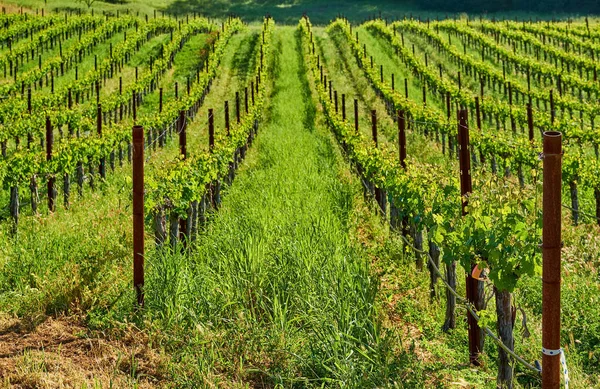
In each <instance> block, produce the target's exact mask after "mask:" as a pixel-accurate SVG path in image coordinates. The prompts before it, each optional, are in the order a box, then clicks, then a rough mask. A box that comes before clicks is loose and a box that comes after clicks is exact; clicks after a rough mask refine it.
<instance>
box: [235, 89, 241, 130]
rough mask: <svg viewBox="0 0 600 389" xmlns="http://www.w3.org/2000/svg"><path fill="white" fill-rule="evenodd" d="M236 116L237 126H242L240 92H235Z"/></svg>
mask: <svg viewBox="0 0 600 389" xmlns="http://www.w3.org/2000/svg"><path fill="white" fill-rule="evenodd" d="M235 116H236V119H237V124H240V92H235Z"/></svg>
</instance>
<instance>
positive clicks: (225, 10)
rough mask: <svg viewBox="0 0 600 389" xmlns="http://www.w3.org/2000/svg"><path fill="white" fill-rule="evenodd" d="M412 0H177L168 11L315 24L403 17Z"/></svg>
mask: <svg viewBox="0 0 600 389" xmlns="http://www.w3.org/2000/svg"><path fill="white" fill-rule="evenodd" d="M408 3H409V2H406V3H404V4H402V3H401V4H399V3H398V2H397V1H396V2H394V1H391V0H371V1H366V2H364V1H360V2H359V1H349V0H337V1H320V0H295V1H289V0H278V1H275V0H262V1H251V2H250V1H242V0H210V1H209V0H175V1H174V2H173V3H171V4H170V5H168V6H167V7H166V8H165V12H167V13H169V14H173V15H184V14H188V13H194V12H196V13H200V14H202V15H205V16H208V17H212V18H219V17H221V18H222V17H226V16H228V15H231V14H235V15H242V17H243V18H244V19H245V20H251V21H254V20H261V19H262V17H263V16H264V15H266V14H270V15H271V16H273V17H274V18H275V21H276V22H277V23H279V24H296V23H298V20H299V19H300V17H301V16H302V14H304V13H306V14H308V16H309V17H310V18H311V21H312V22H313V23H315V24H326V23H328V22H329V21H330V20H332V19H334V18H335V17H336V16H338V15H339V14H340V13H343V14H344V15H345V16H346V17H348V18H349V19H350V20H351V21H363V20H365V19H366V18H368V17H370V16H375V15H379V12H381V15H382V17H387V18H394V17H401V16H403V15H404V14H405V13H408V12H412V11H413V9H414V7H411V5H410V4H408Z"/></svg>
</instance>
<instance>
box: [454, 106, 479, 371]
mask: <svg viewBox="0 0 600 389" xmlns="http://www.w3.org/2000/svg"><path fill="white" fill-rule="evenodd" d="M468 119H469V116H468V113H467V110H466V109H461V110H460V111H459V112H458V142H459V145H460V150H459V164H460V193H461V196H462V214H463V216H464V215H466V214H467V205H468V203H469V200H468V195H469V194H470V193H471V192H472V191H473V187H472V182H471V154H470V151H469V122H468ZM469 270H470V271H469V272H468V274H467V283H466V286H467V300H468V301H469V302H470V303H471V304H473V306H475V308H476V309H481V308H482V307H481V306H480V301H481V297H482V296H481V293H480V291H481V285H479V284H480V283H481V284H483V282H482V281H479V280H477V279H475V278H473V277H472V275H471V273H472V269H469ZM467 317H468V327H469V330H468V332H469V360H470V362H471V363H472V364H473V365H475V366H479V365H480V363H481V362H480V361H479V354H480V353H481V351H482V350H483V331H482V330H481V328H479V326H478V325H477V321H476V320H475V318H474V317H473V315H471V314H470V313H468V314H467Z"/></svg>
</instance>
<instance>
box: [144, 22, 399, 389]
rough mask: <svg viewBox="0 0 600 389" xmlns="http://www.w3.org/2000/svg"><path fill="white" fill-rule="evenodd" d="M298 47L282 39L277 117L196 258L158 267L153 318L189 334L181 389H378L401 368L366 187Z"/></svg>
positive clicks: (169, 258)
mask: <svg viewBox="0 0 600 389" xmlns="http://www.w3.org/2000/svg"><path fill="white" fill-rule="evenodd" d="M297 44H298V43H297V41H296V36H295V29H293V28H290V27H283V28H280V29H278V31H277V34H276V37H275V47H274V49H275V50H274V51H275V56H276V57H275V58H274V69H273V70H274V71H273V73H274V76H273V78H274V82H273V87H272V92H271V93H272V94H271V101H270V108H269V110H268V113H267V117H266V118H265V120H264V121H263V125H262V127H261V128H260V130H259V136H258V138H257V141H256V142H255V144H254V147H253V149H252V150H251V152H250V153H249V157H248V159H247V160H246V161H245V162H244V166H243V167H242V170H241V171H240V173H239V175H238V176H237V178H236V181H235V182H234V184H233V186H231V187H230V188H229V189H228V190H227V193H226V194H225V196H224V202H223V205H222V208H221V209H220V211H219V212H218V213H217V214H215V216H214V218H213V220H212V221H211V222H210V223H209V226H208V228H207V230H206V231H204V233H203V236H201V237H200V238H199V242H198V245H199V246H198V248H197V251H196V252H195V254H193V255H192V256H191V257H183V256H177V255H176V256H173V255H171V254H166V255H164V256H162V257H158V258H153V259H151V260H150V267H149V282H148V283H147V291H148V292H147V296H149V299H148V301H147V304H148V311H150V312H153V316H154V317H155V318H157V325H159V326H161V327H163V328H181V331H180V332H179V333H174V334H172V338H170V339H169V342H168V343H167V344H169V347H168V348H172V349H171V350H168V351H170V352H174V353H175V354H176V355H175V357H174V360H176V361H179V362H177V363H176V367H175V368H174V370H175V371H178V369H181V372H183V371H185V372H186V374H176V375H175V377H176V379H177V380H179V381H178V382H177V385H178V386H193V382H198V380H204V381H205V382H207V381H208V382H211V383H213V384H214V385H216V386H219V385H220V383H221V384H223V382H231V381H234V382H236V383H242V382H244V383H248V382H252V383H253V384H254V385H252V386H255V385H256V386H260V385H263V384H266V385H267V386H271V385H273V384H277V383H279V384H282V385H284V386H289V385H291V384H292V383H293V382H304V383H305V384H309V383H311V385H309V386H312V385H313V384H314V385H316V384H318V383H325V382H327V383H335V382H337V383H340V384H341V383H342V382H343V383H346V384H349V385H350V386H351V387H373V386H376V385H377V384H378V383H381V382H385V377H386V376H387V375H388V374H389V373H390V371H393V370H394V369H395V368H396V367H397V363H396V362H395V361H393V360H391V359H388V358H390V355H389V353H388V350H387V349H386V342H385V341H384V340H383V339H381V335H380V333H379V324H378V319H377V314H376V309H375V296H376V291H377V284H376V281H375V279H373V278H372V277H371V274H370V272H369V258H368V257H367V256H366V255H364V252H363V250H362V249H361V248H360V247H358V245H356V244H355V243H353V241H352V240H351V237H350V234H349V230H350V228H351V224H352V223H354V217H355V215H354V212H355V211H354V206H355V205H356V204H355V202H356V201H360V188H359V187H358V184H357V182H356V181H355V179H354V178H352V176H351V175H350V174H349V172H348V170H347V166H346V164H345V163H344V162H343V159H342V158H341V155H340V154H339V151H338V148H337V146H335V144H334V143H333V141H332V139H331V138H330V136H329V134H328V132H327V130H325V129H324V127H322V126H319V125H318V123H317V115H316V113H317V108H316V106H315V104H314V102H313V99H312V97H311V94H310V93H311V92H310V86H309V83H308V81H307V78H306V69H305V68H304V66H303V62H302V58H301V57H300V54H299V51H298V47H297ZM357 199H358V200H357ZM199 328H201V329H199ZM193 329H196V331H194V330H193ZM186 361H187V362H186ZM198 361H202V363H198ZM216 371H218V372H219V374H218V375H215V374H217V373H215V372H216ZM190 372H193V373H192V374H190Z"/></svg>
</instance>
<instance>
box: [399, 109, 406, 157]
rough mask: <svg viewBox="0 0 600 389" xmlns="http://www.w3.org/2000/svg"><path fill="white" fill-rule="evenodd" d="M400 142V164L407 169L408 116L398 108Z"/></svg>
mask: <svg viewBox="0 0 600 389" xmlns="http://www.w3.org/2000/svg"><path fill="white" fill-rule="evenodd" d="M398 144H399V147H398V148H399V149H400V166H402V168H403V169H406V118H405V117H404V112H403V111H401V110H398Z"/></svg>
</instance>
